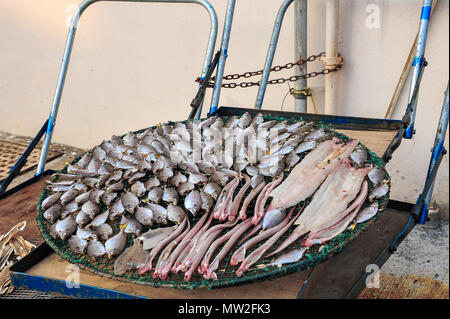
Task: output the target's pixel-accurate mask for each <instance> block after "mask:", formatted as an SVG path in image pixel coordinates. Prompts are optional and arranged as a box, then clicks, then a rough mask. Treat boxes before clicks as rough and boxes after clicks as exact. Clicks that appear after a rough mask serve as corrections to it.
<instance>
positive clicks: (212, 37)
mask: <svg viewBox="0 0 450 319" xmlns="http://www.w3.org/2000/svg"><path fill="white" fill-rule="evenodd" d="M99 1H111V2H112V1H114V2H162V3H194V4H199V5H201V6H202V7H204V8H205V9H206V10H207V11H208V13H209V16H210V18H211V29H210V34H209V42H208V47H207V50H206V55H205V61H204V64H203V69H202V77H204V76H205V75H206V72H207V71H208V69H209V67H210V64H211V61H212V57H213V54H214V47H215V44H216V38H217V26H218V22H217V21H218V20H217V15H216V12H215V10H214V8H213V7H212V5H211V4H210V3H209V2H208V1H207V0H85V1H83V2H82V3H81V4H80V5H79V6H78V8H77V10H76V11H75V13H74V15H73V17H72V21H71V24H70V29H69V34H68V36H67V42H66V47H65V50H64V56H63V60H62V65H61V71H60V74H59V78H58V83H57V87H56V92H55V97H54V99H53V106H52V110H51V112H50V116H49V119H48V125H47V131H46V134H45V140H44V145H43V146H42V151H41V157H40V159H39V164H38V168H37V171H36V175H39V174H41V173H42V172H43V171H44V167H45V162H46V160H47V154H48V149H49V146H50V142H51V139H52V135H53V129H54V126H55V122H56V116H57V114H58V109H59V105H60V102H61V96H62V92H63V88H64V81H65V79H66V74H67V68H68V65H69V60H70V54H71V52H72V47H73V41H74V38H75V33H76V29H77V26H78V21H79V20H80V16H81V15H82V14H83V12H84V10H86V9H87V8H88V7H89V6H90V5H91V4H94V3H96V2H99ZM200 108H201V106H200ZM200 111H201V110H200Z"/></svg>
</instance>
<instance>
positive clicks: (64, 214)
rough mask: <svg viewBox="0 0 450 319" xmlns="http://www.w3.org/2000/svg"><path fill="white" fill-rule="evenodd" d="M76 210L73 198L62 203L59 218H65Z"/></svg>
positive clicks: (76, 205)
mask: <svg viewBox="0 0 450 319" xmlns="http://www.w3.org/2000/svg"><path fill="white" fill-rule="evenodd" d="M77 210H78V204H77V202H75V200H73V201H71V202H70V203H68V204H66V205H64V207H63V208H62V211H61V218H66V217H67V216H68V215H69V214H72V213H74V212H76V211H77Z"/></svg>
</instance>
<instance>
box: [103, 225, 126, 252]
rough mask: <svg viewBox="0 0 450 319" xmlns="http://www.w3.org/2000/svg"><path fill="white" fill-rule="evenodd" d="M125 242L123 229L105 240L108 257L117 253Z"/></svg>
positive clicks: (123, 246)
mask: <svg viewBox="0 0 450 319" xmlns="http://www.w3.org/2000/svg"><path fill="white" fill-rule="evenodd" d="M126 244H127V236H126V235H125V233H124V231H123V229H121V230H120V232H119V233H118V234H116V235H114V236H113V237H111V238H110V239H108V240H107V241H106V242H105V249H106V254H107V255H108V257H109V258H112V257H114V256H117V255H119V254H120V253H121V252H122V251H123V250H124V249H125V245H126Z"/></svg>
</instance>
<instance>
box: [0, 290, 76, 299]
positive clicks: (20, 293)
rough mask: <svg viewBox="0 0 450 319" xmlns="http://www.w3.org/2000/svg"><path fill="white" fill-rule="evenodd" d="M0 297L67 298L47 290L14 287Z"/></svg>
mask: <svg viewBox="0 0 450 319" xmlns="http://www.w3.org/2000/svg"><path fill="white" fill-rule="evenodd" d="M0 299H67V298H66V297H64V296H61V295H56V294H49V293H46V292H40V291H34V290H27V289H25V288H14V290H13V291H12V292H11V293H10V294H7V295H1V296H0Z"/></svg>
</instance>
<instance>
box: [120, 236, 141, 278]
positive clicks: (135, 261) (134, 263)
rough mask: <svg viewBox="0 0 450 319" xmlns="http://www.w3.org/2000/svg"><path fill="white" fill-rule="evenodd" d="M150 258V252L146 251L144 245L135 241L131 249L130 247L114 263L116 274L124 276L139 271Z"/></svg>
mask: <svg viewBox="0 0 450 319" xmlns="http://www.w3.org/2000/svg"><path fill="white" fill-rule="evenodd" d="M148 258H149V254H148V252H146V251H145V250H144V247H143V245H142V243H141V242H140V241H139V240H135V241H134V243H133V245H132V246H131V247H128V248H127V249H125V250H124V252H123V253H122V254H121V255H120V256H119V257H118V258H117V259H116V261H115V262H114V273H115V274H116V275H123V274H125V273H127V272H129V271H132V270H136V269H139V268H140V267H141V266H144V265H145V264H146V263H147V261H148Z"/></svg>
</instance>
